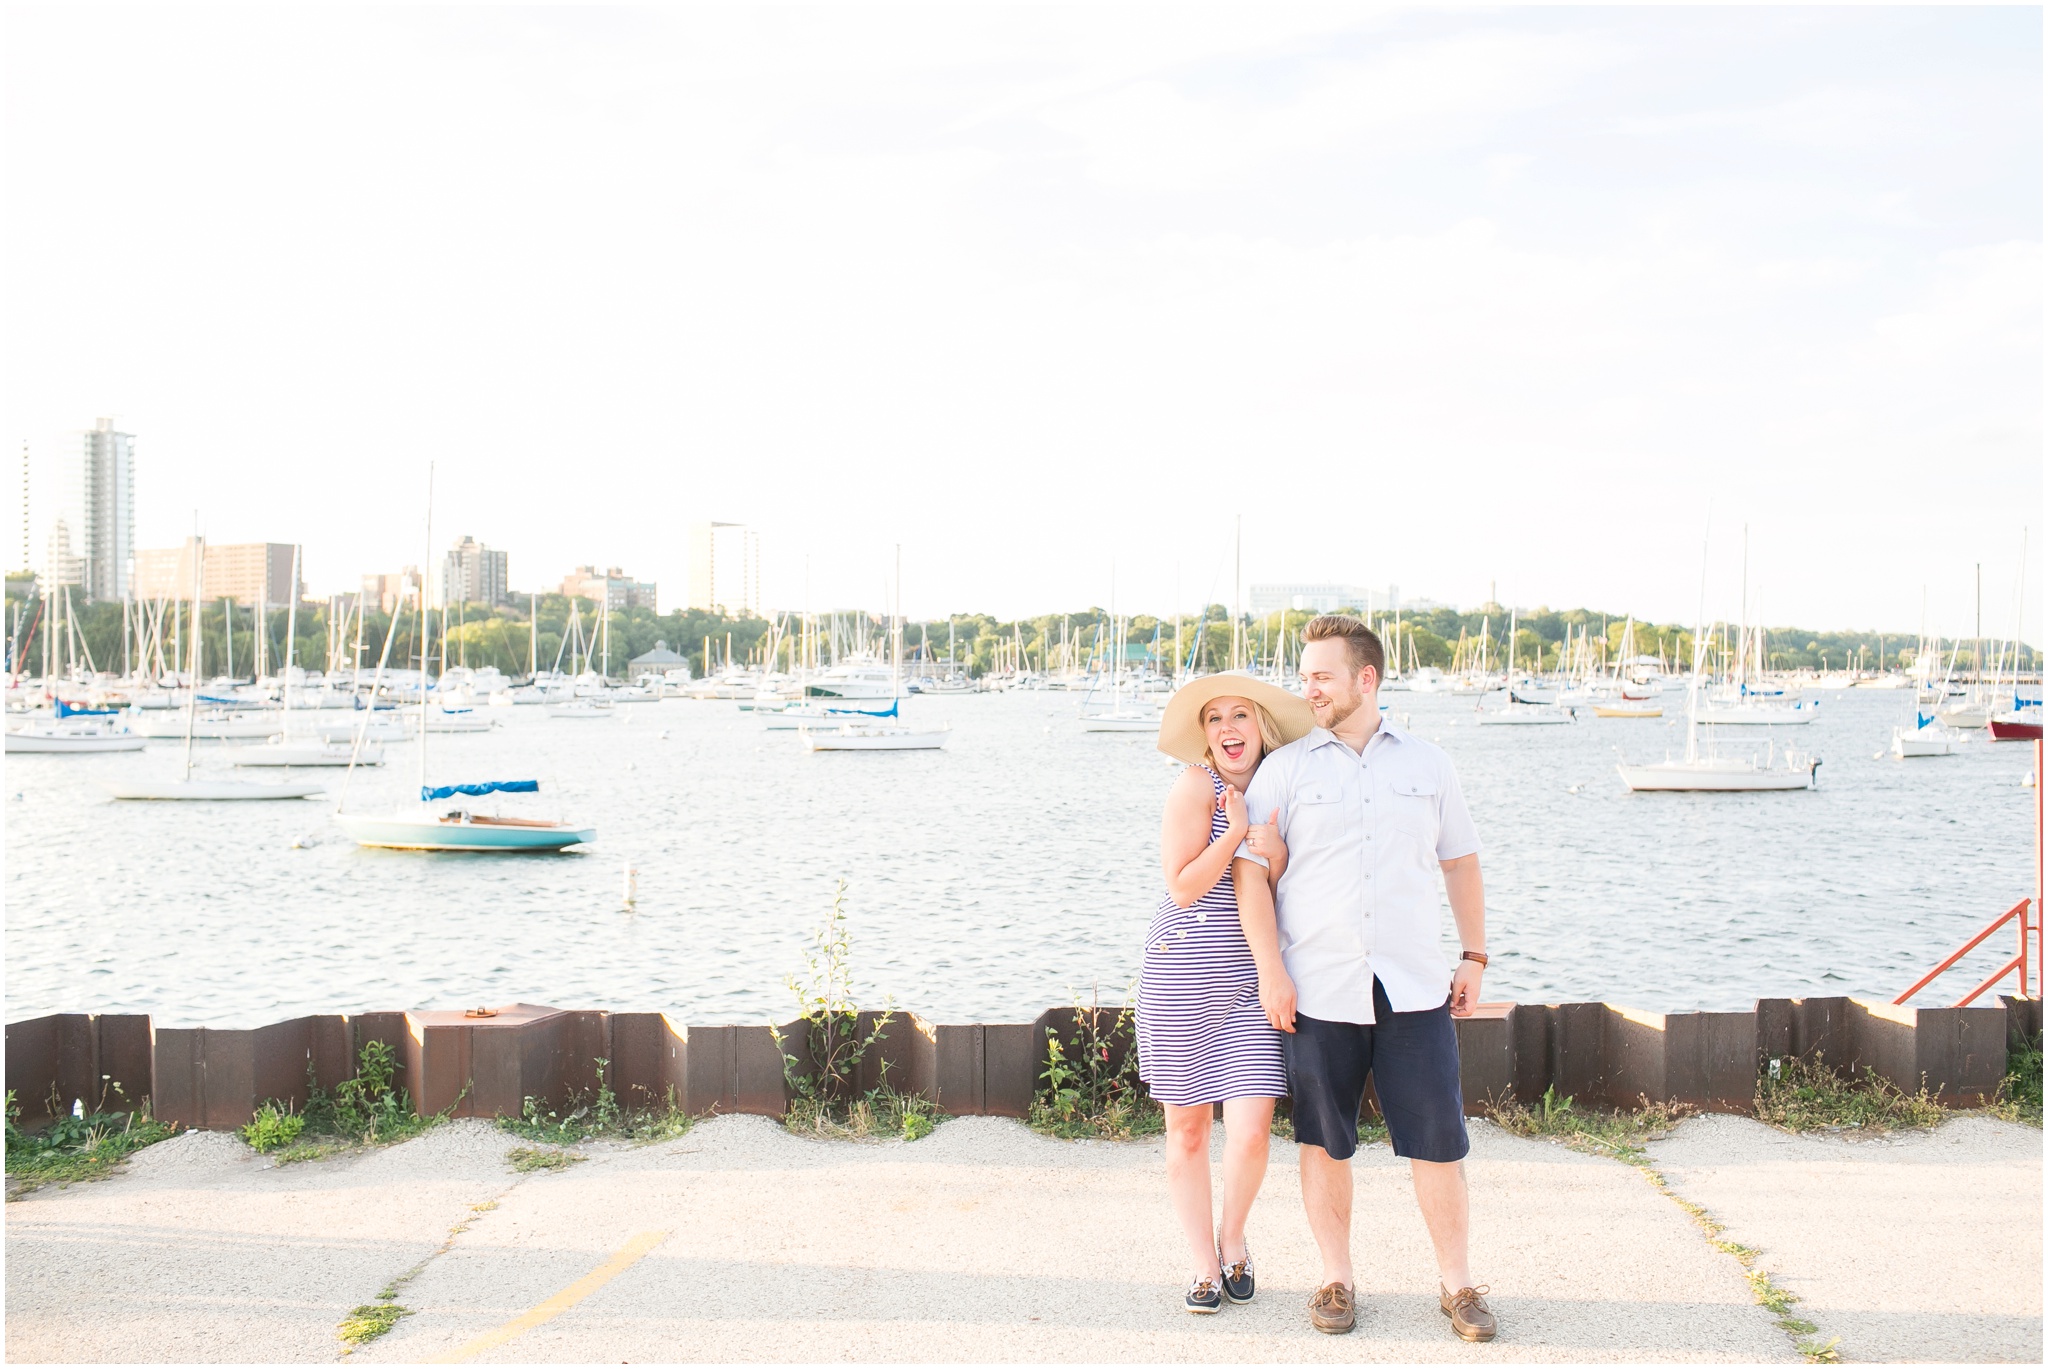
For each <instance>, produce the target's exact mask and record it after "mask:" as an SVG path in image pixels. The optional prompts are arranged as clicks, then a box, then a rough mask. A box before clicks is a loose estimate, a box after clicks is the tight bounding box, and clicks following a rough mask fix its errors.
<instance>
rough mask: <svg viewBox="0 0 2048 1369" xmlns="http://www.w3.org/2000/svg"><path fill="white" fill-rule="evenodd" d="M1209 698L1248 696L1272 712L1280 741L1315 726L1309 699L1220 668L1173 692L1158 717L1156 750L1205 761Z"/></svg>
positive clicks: (1197, 762) (1191, 761)
mask: <svg viewBox="0 0 2048 1369" xmlns="http://www.w3.org/2000/svg"><path fill="white" fill-rule="evenodd" d="M1211 699H1250V700H1251V701H1252V702H1253V703H1255V704H1259V705H1260V706H1262V707H1263V708H1264V709H1265V710H1266V712H1268V713H1270V714H1272V715H1273V722H1274V723H1275V725H1277V726H1278V727H1279V729H1280V740H1281V741H1283V742H1291V741H1295V740H1297V739H1299V738H1302V737H1306V736H1307V735H1308V734H1309V732H1310V731H1311V730H1313V729H1314V727H1315V725H1316V715H1315V710H1314V709H1312V708H1310V707H1309V706H1308V700H1306V699H1303V698H1301V697H1299V696H1298V695H1294V694H1289V693H1288V692H1287V691H1286V690H1284V689H1282V688H1280V686H1278V685H1274V684H1267V683H1266V682H1265V681H1264V680H1255V679H1253V678H1252V677H1251V676H1249V675H1239V674H1236V673H1235V672H1233V671H1222V672H1219V673H1218V674H1215V675H1203V676H1201V677H1200V678H1198V679H1193V680H1189V681H1188V682H1187V683H1186V684H1184V685H1182V686H1181V687H1180V688H1179V689H1177V690H1175V691H1174V695H1173V697H1172V698H1171V699H1168V700H1167V701H1166V712H1165V713H1164V714H1163V715H1161V717H1160V719H1159V749H1160V750H1161V751H1164V752H1165V753H1166V754H1167V755H1169V756H1171V757H1173V758H1174V759H1175V760H1177V761H1186V762H1187V763H1188V764H1189V765H1206V764H1208V751H1209V739H1208V737H1207V736H1206V735H1204V733H1203V731H1202V710H1203V709H1204V708H1205V707H1207V706H1208V703H1209V701H1210V700H1211Z"/></svg>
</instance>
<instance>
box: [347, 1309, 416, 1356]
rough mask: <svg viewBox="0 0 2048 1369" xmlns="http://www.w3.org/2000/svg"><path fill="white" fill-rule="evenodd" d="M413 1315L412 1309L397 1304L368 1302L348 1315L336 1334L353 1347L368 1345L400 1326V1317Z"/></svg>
mask: <svg viewBox="0 0 2048 1369" xmlns="http://www.w3.org/2000/svg"><path fill="white" fill-rule="evenodd" d="M411 1315H412V1309H411V1308H409V1307H400V1306H399V1305H398V1304H397V1303H395V1302H366V1303H364V1304H363V1305H362V1306H361V1307H358V1308H356V1309H355V1310H354V1311H352V1312H350V1313H349V1314H348V1316H347V1317H346V1318H345V1319H344V1320H343V1321H342V1323H341V1325H340V1327H339V1328H337V1332H336V1334H338V1335H339V1336H340V1337H341V1338H342V1339H343V1340H345V1341H347V1342H348V1343H349V1344H350V1345H351V1346H356V1345H368V1344H369V1343H370V1342H371V1341H373V1340H375V1339H377V1337H379V1336H381V1335H383V1334H384V1333H385V1332H386V1331H389V1330H390V1329H391V1328H392V1327H394V1326H396V1325H398V1319H399V1318H400V1317H409V1316H411Z"/></svg>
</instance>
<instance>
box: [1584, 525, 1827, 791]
mask: <svg viewBox="0 0 2048 1369" xmlns="http://www.w3.org/2000/svg"><path fill="white" fill-rule="evenodd" d="M1700 560H1701V565H1700V606H1699V611H1698V614H1697V615H1696V616H1695V619H1694V627H1693V635H1692V640H1693V657H1692V678H1691V680H1690V681H1689V682H1688V683H1687V685H1686V692H1685V698H1686V708H1685V755H1684V756H1683V757H1682V758H1680V759H1678V760H1673V759H1671V758H1670V757H1669V756H1666V757H1665V759H1664V760H1662V761H1660V762H1657V763H1655V764H1650V765H1630V764H1629V763H1628V759H1627V758H1626V757H1623V758H1622V761H1621V763H1620V764H1619V765H1617V766H1616V767H1615V769H1616V770H1617V771H1618V772H1619V773H1620V775H1621V782H1622V783H1623V784H1625V785H1627V786H1628V787H1629V790H1630V791H1631V792H1632V793H1646V792H1647V793H1656V792H1664V793H1720V794H1726V793H1754V792H1763V791H1773V790H1791V789H1811V788H1813V787H1814V772H1815V770H1817V769H1818V768H1819V766H1820V760H1819V758H1817V757H1814V756H1809V755H1805V754H1802V753H1800V752H1796V751H1786V752H1785V753H1784V764H1783V765H1780V764H1778V749H1777V743H1776V742H1775V741H1774V742H1771V743H1769V744H1768V745H1767V746H1766V747H1765V750H1764V752H1763V754H1762V755H1761V756H1758V755H1757V754H1756V752H1755V751H1754V750H1753V749H1752V750H1751V751H1750V752H1748V753H1747V754H1745V755H1740V756H1722V755H1720V754H1718V753H1717V752H1716V751H1715V750H1713V749H1712V748H1711V747H1710V748H1709V749H1708V750H1707V751H1706V752H1704V753H1702V752H1701V750H1700V716H1699V705H1700V697H1699V694H1700V674H1701V671H1702V669H1703V668H1704V666H1705V663H1706V612H1707V608H1706V605H1707V570H1706V553H1705V551H1704V550H1702V552H1701V556H1700Z"/></svg>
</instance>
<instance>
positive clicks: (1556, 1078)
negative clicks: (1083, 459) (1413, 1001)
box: [6, 998, 2041, 1129]
mask: <svg viewBox="0 0 2048 1369" xmlns="http://www.w3.org/2000/svg"><path fill="white" fill-rule="evenodd" d="M1087 1011H1090V1010H1089V1009H1074V1008H1056V1009H1053V1010H1051V1011H1048V1012H1045V1013H1042V1014H1040V1015H1039V1017H1038V1019H1037V1021H1035V1022H1030V1023H1001V1024H984V1023H971V1024H959V1025H952V1024H944V1023H939V1024H934V1023H931V1022H928V1021H926V1020H925V1019H923V1018H921V1017H918V1016H916V1015H915V1014H910V1013H901V1014H898V1015H897V1016H896V1017H895V1019H894V1020H893V1021H891V1022H890V1023H889V1024H888V1026H887V1028H886V1029H885V1030H884V1032H883V1035H882V1037H881V1040H880V1042H879V1043H878V1049H877V1050H876V1051H874V1052H873V1053H871V1054H870V1056H869V1058H868V1062H867V1067H866V1073H867V1075H868V1076H869V1077H867V1078H864V1079H863V1080H861V1081H859V1082H860V1083H861V1085H862V1086H863V1087H871V1086H872V1085H873V1084H874V1083H875V1082H877V1080H878V1077H879V1076H877V1075H876V1073H875V1072H876V1071H877V1070H879V1069H880V1067H881V1066H882V1065H883V1064H885V1063H886V1065H887V1068H888V1078H889V1081H890V1082H891V1083H892V1084H893V1085H894V1086H895V1087H896V1088H898V1089H901V1090H902V1091H904V1092H906V1093H923V1094H925V1095H926V1096H927V1097H930V1098H931V1099H932V1100H933V1101H934V1102H936V1103H937V1104H938V1106H939V1108H940V1109H941V1110H942V1111H945V1112H948V1113H953V1114H956V1115H977V1114H978V1115H993V1116H1000V1117H1022V1116H1024V1115H1025V1114H1026V1113H1027V1112H1029V1111H1030V1107H1031V1099H1032V1095H1033V1092H1034V1090H1035V1088H1036V1087H1037V1083H1038V1078H1039V1074H1040V1072H1041V1070H1042V1069H1043V1068H1044V1060H1045V1041H1046V1033H1047V1032H1048V1031H1053V1032H1057V1033H1058V1034H1059V1035H1060V1036H1061V1037H1062V1039H1063V1040H1065V1041H1067V1042H1068V1043H1070V1044H1071V1042H1072V1041H1073V1038H1074V1036H1075V1032H1076V1028H1077V1025H1078V1024H1079V1021H1080V1014H1082V1013H1085V1012H1087ZM1103 1011H1104V1013H1105V1016H1106V1015H1107V1010H1103ZM870 1020H872V1019H870ZM2040 1031H2041V1002H2040V1000H2039V999H2037V998H2003V999H2000V1000H1999V1001H1998V1002H1997V1003H1995V1004H1993V1005H1990V1006H1985V1007H1969V1008H1911V1007H1899V1006H1895V1005H1893V1004H1889V1003H1881V1002H1874V1001H1871V1000H1867V999H1858V998H1806V999H1785V998H1767V999H1760V1000H1758V1002H1757V1005H1756V1007H1755V1008H1754V1009H1752V1010H1751V1011H1748V1012H1690V1013H1651V1012H1643V1011H1639V1010H1637V1009H1633V1008H1624V1007H1617V1006H1615V1005H1613V1004H1608V1003H1552V1004H1527V1003H1524V1004H1516V1003H1490V1004H1483V1005H1481V1007H1480V1009H1479V1010H1478V1012H1477V1013H1475V1014H1474V1015H1473V1016H1472V1017H1469V1018H1466V1019H1464V1020H1462V1021H1460V1022H1459V1023H1458V1050H1459V1055H1460V1061H1461V1070H1462V1074H1463V1080H1464V1088H1465V1106H1466V1111H1467V1112H1470V1113H1477V1112H1479V1111H1481V1110H1482V1109H1483V1108H1484V1107H1485V1105H1486V1103H1487V1102H1489V1101H1490V1100H1495V1099H1504V1098H1512V1099H1516V1100H1519V1101H1522V1102H1532V1101H1534V1100H1536V1099H1537V1098H1540V1097H1541V1096H1542V1095H1543V1092H1544V1090H1545V1089H1546V1088H1553V1087H1554V1088H1555V1089H1556V1090H1557V1091H1558V1092H1559V1093H1560V1094H1569V1095H1571V1096H1572V1097H1573V1098H1575V1099H1577V1100H1578V1101H1579V1102H1581V1103H1582V1104H1596V1105H1605V1106H1611V1107H1624V1106H1633V1105H1635V1104H1636V1103H1637V1102H1638V1100H1640V1099H1644V1098H1647V1099H1650V1100H1652V1101H1660V1102H1673V1103H1684V1104H1688V1105H1690V1106H1693V1107H1696V1108H1702V1109H1705V1110H1708V1111H1715V1112H1746V1111H1748V1110H1749V1109H1750V1107H1751V1105H1752V1101H1753V1099H1754V1097H1755V1093H1756V1080H1757V1075H1758V1071H1759V1069H1760V1067H1761V1065H1762V1062H1764V1061H1765V1060H1767V1059H1769V1058H1771V1057H1774V1056H1784V1055H1812V1054H1814V1053H1819V1054H1820V1055H1821V1056H1822V1057H1823V1058H1824V1059H1825V1060H1826V1061H1827V1062H1828V1063H1829V1064H1830V1065H1833V1066H1835V1067H1837V1068H1841V1069H1854V1070H1859V1071H1860V1070H1861V1069H1862V1068H1864V1067H1866V1066H1867V1067H1869V1068H1871V1069H1873V1070H1875V1071H1876V1072H1877V1073H1878V1074H1879V1075H1881V1076H1883V1077H1884V1078H1886V1079H1889V1080H1890V1081H1892V1082H1893V1083H1895V1084H1897V1085H1898V1086H1899V1087H1901V1088H1903V1089H1906V1090H1908V1091H1917V1090H1918V1089H1920V1088H1921V1087H1922V1086H1923V1085H1924V1086H1925V1087H1927V1088H1928V1089H1930V1090H1931V1091H1933V1092H1934V1093H1935V1094H1936V1095H1937V1096H1939V1097H1940V1098H1941V1099H1943V1100H1944V1101H1946V1102H1949V1103H1955V1104H1974V1103H1980V1102H1982V1101H1984V1100H1985V1099H1986V1098H1987V1097H1989V1096H1990V1095H1991V1094H1992V1092H1993V1091H1995V1090H1996V1089H1997V1087H1998V1084H1999V1081H2000V1080H2001V1079H2002V1078H2003V1077H2004V1074H2005V1066H2006V1051H2007V1049H2008V1045H2009V1044H2011V1045H2017V1044H2018V1043H2019V1042H2021V1041H2024V1040H2029V1039H2038V1038H2039V1035H2040ZM782 1033H783V1036H784V1037H785V1038H786V1039H787V1040H788V1041H789V1042H790V1043H791V1044H792V1049H793V1050H801V1049H802V1047H801V1045H800V1043H801V1041H802V1039H803V1036H802V1032H801V1030H800V1029H799V1027H798V1026H797V1025H794V1024H793V1025H791V1026H789V1027H785V1028H783V1029H782ZM372 1040H376V1041H382V1042H385V1043H386V1044H388V1045H389V1046H391V1048H392V1051H393V1054H394V1057H395V1060H396V1065H397V1073H396V1078H395V1081H394V1082H395V1084H396V1086H397V1087H400V1088H404V1089H405V1090H407V1091H408V1092H409V1093H410V1094H411V1095H412V1098H413V1102H414V1104H415V1106H417V1107H418V1108H419V1110H420V1111H421V1112H423V1113H435V1112H440V1111H443V1110H448V1111H450V1112H451V1113H452V1114H453V1115H455V1116H458V1117H496V1116H517V1115H518V1114H519V1113H520V1111H521V1110H522V1108H523V1107H524V1105H525V1100H526V1099H528V1098H533V1099H537V1100H540V1101H541V1102H542V1103H543V1104H545V1105H547V1106H549V1107H555V1108H560V1107H562V1106H563V1105H566V1104H570V1103H572V1102H573V1100H575V1099H577V1098H589V1097H591V1096H592V1095H594V1094H595V1092H596V1089H597V1085H598V1071H599V1069H600V1068H602V1069H603V1070H604V1071H605V1077H606V1081H607V1082H608V1083H609V1084H610V1086H611V1088H612V1089H613V1090H614V1092H616V1094H617V1095H618V1098H619V1101H620V1103H621V1104H623V1105H625V1106H628V1107H639V1106H649V1105H659V1104H664V1103H666V1102H668V1101H669V1100H671V1099H672V1100H673V1101H674V1103H675V1104H676V1105H677V1106H679V1107H681V1108H683V1109H684V1110H686V1111H688V1112H692V1113H703V1112H742V1113H758V1114H765V1115H769V1116H779V1115H781V1114H782V1112H783V1111H784V1110H785V1109H786V1108H787V1106H788V1101H789V1098H788V1092H787V1088H786V1085H785V1083H784V1079H783V1059H782V1047H781V1046H780V1045H778V1043H777V1040H776V1029H775V1028H772V1027H769V1026H709V1027H697V1026H688V1025H685V1024H684V1023H682V1022H680V1021H678V1020H677V1019H676V1018H674V1017H672V1016H670V1015H668V1014H666V1013H651V1012H637V1013H614V1012H604V1011H601V1010H563V1009H557V1008H549V1007H538V1006H535V1005H532V1004H526V1003H519V1004H513V1005H511V1006H508V1007H503V1008H499V1009H496V1010H493V1011H492V1013H491V1015H489V1016H483V1017H478V1016H474V1015H471V1014H465V1013H460V1012H374V1013H360V1014H356V1015H353V1016H344V1015H341V1014H322V1015H318V1016H312V1017H298V1018H293V1019H291V1020H289V1021H285V1022H274V1023H272V1024H270V1025H269V1026H265V1027H255V1028H249V1029H246V1030H232V1031H229V1030H220V1029H217V1028H212V1027H189V1028H177V1027H157V1026H155V1025H154V1024H153V1023H152V1022H151V1021H150V1019H149V1018H148V1017H147V1016H142V1015H138V1014H113V1013H108V1014H98V1015H92V1014H86V1013H58V1014H54V1015H52V1016H48V1017H38V1018H32V1019H29V1020H26V1021H22V1022H13V1023H9V1024H8V1027H7V1036H6V1044H7V1071H6V1073H7V1088H8V1089H9V1090H11V1091H12V1092H13V1094H14V1097H15V1101H16V1104H17V1106H19V1107H20V1108H21V1110H22V1121H23V1122H24V1123H25V1124H28V1125H35V1124H37V1123H39V1122H42V1121H44V1120H47V1119H48V1118H49V1117H51V1116H53V1115H56V1114H58V1113H68V1112H70V1111H72V1109H73V1108H74V1106H76V1107H83V1108H84V1109H85V1110H86V1111H88V1112H91V1111H93V1110H96V1109H100V1108H105V1109H108V1110H125V1108H126V1107H128V1106H130V1105H132V1104H134V1103H137V1102H139V1101H140V1100H142V1099H144V1098H147V1099H149V1100H151V1104H152V1106H153V1108H154V1110H155V1113H156V1115H157V1116H158V1117H160V1118H162V1119H164V1120H166V1121H173V1122H178V1123H181V1124H183V1125H185V1126H188V1127H199V1128H213V1129H225V1128H231V1127H238V1126H241V1125H242V1124H243V1123H245V1122H247V1121H248V1120H249V1118H250V1116H251V1114H252V1113H253V1112H254V1111H255V1110H256V1108H258V1107H259V1106H260V1105H262V1104H263V1103H264V1102H266V1101H270V1100H275V1101H277V1102H280V1103H289V1104H291V1105H293V1106H303V1105H304V1103H305V1102H306V1098H307V1093H308V1089H309V1087H318V1088H332V1087H333V1086H334V1085H335V1084H337V1083H339V1082H340V1081H341V1080H343V1079H345V1078H347V1077H348V1076H349V1074H350V1073H351V1071H352V1069H353V1062H354V1061H355V1060H356V1059H357V1057H358V1054H359V1053H360V1051H361V1050H362V1047H363V1045H364V1044H365V1043H366V1042H369V1041H372ZM1119 1049H1120V1047H1119Z"/></svg>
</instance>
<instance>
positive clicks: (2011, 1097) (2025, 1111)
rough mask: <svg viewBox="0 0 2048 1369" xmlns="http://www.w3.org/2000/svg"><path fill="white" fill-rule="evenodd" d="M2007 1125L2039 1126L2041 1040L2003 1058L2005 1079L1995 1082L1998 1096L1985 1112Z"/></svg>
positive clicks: (2010, 1052) (2029, 1042) (2013, 1051)
mask: <svg viewBox="0 0 2048 1369" xmlns="http://www.w3.org/2000/svg"><path fill="white" fill-rule="evenodd" d="M1985 1110H1986V1111H1987V1112H1990V1113H1992V1114H1994V1115H1995V1116H1998V1117H2003V1118H2004V1119H2005V1120H2006V1121H2008V1122H2025V1123H2026V1124H2027V1125H2029V1126H2036V1127H2038V1126H2040V1125H2041V1038H2040V1037H2038V1036H2037V1037H2035V1038H2034V1039H2033V1040H2032V1041H2028V1042H2026V1043H2024V1044H2023V1045H2021V1047H2020V1048H2019V1049H2018V1050H2009V1051H2007V1052H2006V1056H2005V1078H2004V1079H2002V1080H2000V1081H1999V1084H1998V1096H1997V1097H1996V1098H1994V1099H1992V1100H1991V1105H1990V1106H1989V1107H1988V1108H1986V1109H1985Z"/></svg>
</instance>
